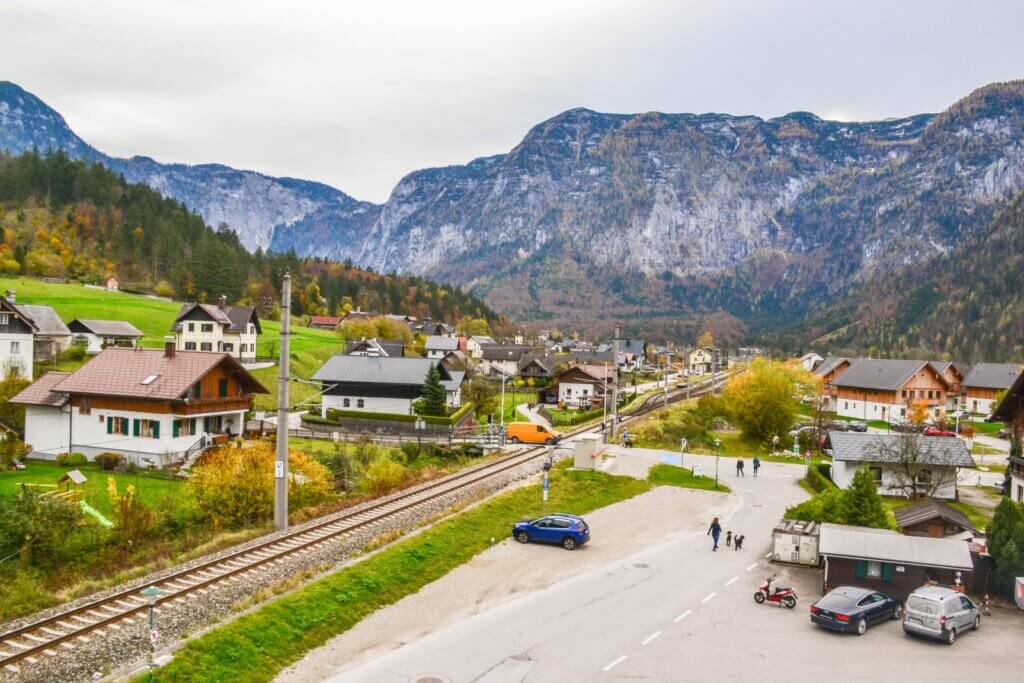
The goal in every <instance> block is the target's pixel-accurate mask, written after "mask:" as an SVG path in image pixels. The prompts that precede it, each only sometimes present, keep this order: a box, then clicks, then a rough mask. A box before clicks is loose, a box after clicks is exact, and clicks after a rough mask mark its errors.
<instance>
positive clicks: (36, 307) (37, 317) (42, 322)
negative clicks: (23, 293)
mask: <svg viewBox="0 0 1024 683" xmlns="http://www.w3.org/2000/svg"><path fill="white" fill-rule="evenodd" d="M15 306H17V307H18V310H19V311H21V312H22V313H24V314H25V315H26V316H28V317H29V318H31V319H32V322H34V323H35V324H36V328H37V329H36V334H42V335H51V336H54V337H70V336H71V330H69V329H68V326H67V325H65V324H64V321H63V320H61V319H60V316H59V315H57V311H55V310H53V307H52V306H45V305H43V304H15Z"/></svg>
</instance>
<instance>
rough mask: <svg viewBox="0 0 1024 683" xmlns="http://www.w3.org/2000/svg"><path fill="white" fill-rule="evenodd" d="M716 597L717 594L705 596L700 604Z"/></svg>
mask: <svg viewBox="0 0 1024 683" xmlns="http://www.w3.org/2000/svg"><path fill="white" fill-rule="evenodd" d="M716 595H718V593H712V594H711V595H709V596H707V597H706V598H704V599H703V600H701V602H702V603H705V602H707V601H708V600H710V599H711V598H713V597H715V596H716Z"/></svg>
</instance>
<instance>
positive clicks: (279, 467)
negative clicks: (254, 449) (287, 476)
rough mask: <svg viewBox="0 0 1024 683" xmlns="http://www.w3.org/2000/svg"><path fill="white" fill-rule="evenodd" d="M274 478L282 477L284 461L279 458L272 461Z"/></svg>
mask: <svg viewBox="0 0 1024 683" xmlns="http://www.w3.org/2000/svg"><path fill="white" fill-rule="evenodd" d="M274 478H275V479H284V463H283V462H281V461H280V460H278V461H277V462H275V463H274Z"/></svg>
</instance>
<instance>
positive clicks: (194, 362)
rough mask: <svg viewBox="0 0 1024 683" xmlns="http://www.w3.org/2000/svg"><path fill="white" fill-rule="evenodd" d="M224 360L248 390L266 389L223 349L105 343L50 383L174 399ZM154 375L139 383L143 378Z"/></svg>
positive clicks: (65, 388) (58, 387)
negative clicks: (170, 350) (131, 346)
mask: <svg viewBox="0 0 1024 683" xmlns="http://www.w3.org/2000/svg"><path fill="white" fill-rule="evenodd" d="M225 363H226V364H228V365H229V366H230V367H231V368H232V369H233V370H234V371H235V373H236V374H238V375H239V376H240V377H241V378H242V380H243V382H244V384H245V385H246V388H247V389H248V390H249V391H251V392H252V393H258V394H266V393H269V392H268V391H267V390H266V388H264V386H263V385H262V384H260V383H259V382H258V381H257V380H256V378H254V377H253V376H252V375H250V374H249V372H248V371H247V370H246V369H245V368H243V367H242V366H241V365H240V364H239V363H238V361H236V360H235V359H234V358H232V357H231V356H230V355H228V354H226V353H210V352H208V351H176V352H175V353H174V355H173V356H170V357H168V356H167V355H166V354H165V352H164V350H163V349H122V348H116V347H109V348H106V349H104V350H103V351H101V352H100V353H99V355H97V356H96V357H95V358H93V359H92V360H90V361H89V362H88V363H86V364H85V365H83V366H82V367H81V368H79V369H78V370H76V371H75V372H73V373H71V374H70V375H68V376H67V377H66V378H65V379H64V380H63V381H61V382H59V383H57V384H55V385H54V386H53V390H54V391H61V392H65V393H70V394H89V395H93V396H118V397H127V398H148V399H160V400H174V399H178V398H181V396H182V394H184V393H185V392H186V391H187V390H188V389H189V387H191V386H192V385H193V384H195V383H196V382H197V381H198V380H199V379H200V378H201V377H203V376H204V375H205V374H206V373H208V372H209V371H210V370H212V369H213V368H215V367H217V366H218V365H221V364H225ZM152 375H156V379H155V380H153V381H151V382H149V383H148V384H143V380H146V379H148V378H149V377H150V376H152Z"/></svg>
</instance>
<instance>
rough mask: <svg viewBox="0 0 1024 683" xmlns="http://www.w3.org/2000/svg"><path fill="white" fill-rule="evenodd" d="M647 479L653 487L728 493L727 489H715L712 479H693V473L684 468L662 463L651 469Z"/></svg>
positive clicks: (722, 487) (720, 486) (723, 486)
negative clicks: (675, 487)
mask: <svg viewBox="0 0 1024 683" xmlns="http://www.w3.org/2000/svg"><path fill="white" fill-rule="evenodd" d="M647 478H648V479H649V480H650V482H651V483H652V484H654V485H655V486H680V487H682V488H687V489H702V490H705V491H721V492H722V493H729V487H728V486H726V485H725V484H719V485H718V487H717V488H716V487H715V480H714V479H713V478H712V477H695V476H693V472H691V471H690V470H688V469H686V468H685V467H676V466H675V465H666V464H664V463H662V464H660V465H655V466H654V467H652V468H651V470H650V472H649V473H648V475H647Z"/></svg>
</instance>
